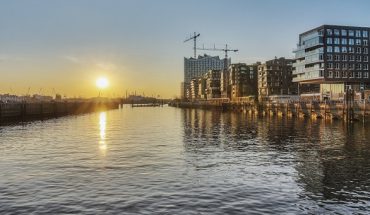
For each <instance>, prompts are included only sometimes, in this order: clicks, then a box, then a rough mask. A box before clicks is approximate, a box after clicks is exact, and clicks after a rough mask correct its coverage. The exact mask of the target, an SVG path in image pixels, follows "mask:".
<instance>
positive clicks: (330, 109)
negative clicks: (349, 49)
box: [170, 101, 370, 121]
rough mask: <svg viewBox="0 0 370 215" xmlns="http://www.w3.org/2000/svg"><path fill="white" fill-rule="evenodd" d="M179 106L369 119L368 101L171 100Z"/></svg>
mask: <svg viewBox="0 0 370 215" xmlns="http://www.w3.org/2000/svg"><path fill="white" fill-rule="evenodd" d="M170 106H173V107H179V108H202V109H222V110H231V111H237V112H245V113H250V114H257V115H261V116H272V115H280V116H295V117H311V118H325V119H343V120H346V121H353V120H365V119H366V120H370V119H369V118H370V101H356V102H354V101H352V102H350V103H347V104H346V103H343V102H285V103H271V102H270V103H269V102H262V103H261V102H260V103H258V102H255V103H238V102H228V103H207V102H172V103H170Z"/></svg>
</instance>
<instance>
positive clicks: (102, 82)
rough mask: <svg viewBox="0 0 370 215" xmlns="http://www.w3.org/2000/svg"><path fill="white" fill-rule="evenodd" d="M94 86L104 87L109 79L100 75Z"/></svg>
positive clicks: (107, 84)
mask: <svg viewBox="0 0 370 215" xmlns="http://www.w3.org/2000/svg"><path fill="white" fill-rule="evenodd" d="M96 86H97V87H98V88H99V89H105V88H107V87H108V86H109V81H108V79H107V78H106V77H100V78H98V79H97V80H96Z"/></svg>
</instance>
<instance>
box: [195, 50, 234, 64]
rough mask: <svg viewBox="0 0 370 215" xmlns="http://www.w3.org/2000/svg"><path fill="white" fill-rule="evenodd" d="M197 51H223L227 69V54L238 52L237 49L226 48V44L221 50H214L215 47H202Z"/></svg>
mask: <svg viewBox="0 0 370 215" xmlns="http://www.w3.org/2000/svg"><path fill="white" fill-rule="evenodd" d="M197 49H198V50H206V51H223V52H225V67H226V68H227V67H228V65H227V58H228V54H227V53H228V52H230V51H231V52H238V51H239V50H238V49H229V48H228V47H227V44H226V45H225V48H223V49H220V48H216V46H213V48H204V46H203V48H197Z"/></svg>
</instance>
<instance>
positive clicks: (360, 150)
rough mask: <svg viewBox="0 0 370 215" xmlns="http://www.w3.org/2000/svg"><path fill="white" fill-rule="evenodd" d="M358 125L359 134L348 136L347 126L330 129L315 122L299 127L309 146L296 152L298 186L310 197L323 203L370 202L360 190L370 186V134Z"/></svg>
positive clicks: (352, 133) (334, 124)
mask: <svg viewBox="0 0 370 215" xmlns="http://www.w3.org/2000/svg"><path fill="white" fill-rule="evenodd" d="M300 125H301V124H300ZM297 126H298V125H297ZM355 126H357V127H358V128H356V130H355V131H356V135H354V131H352V132H349V133H347V127H346V126H345V125H343V124H341V123H333V124H330V125H329V126H327V125H326V124H325V123H324V122H315V123H312V124H309V125H307V127H305V126H304V125H301V127H298V128H297V130H300V131H307V133H305V134H306V137H307V141H306V143H304V144H302V143H300V146H297V149H296V150H294V151H296V152H297V154H296V159H297V162H298V163H297V165H296V170H297V172H298V183H299V184H301V185H302V188H304V191H305V192H307V193H308V194H306V195H310V194H311V195H312V197H313V198H322V199H323V200H340V201H346V202H361V201H367V202H368V201H369V197H368V196H367V195H366V194H365V193H364V192H360V190H363V188H364V187H369V186H370V177H369V173H368V172H367V171H366V170H367V169H368V167H369V164H370V156H369V155H370V153H369V152H370V146H369V145H368V144H364V143H365V142H366V140H369V139H370V135H369V134H368V133H366V131H365V129H364V128H363V127H362V125H361V126H360V125H355ZM361 127H362V128H361ZM299 142H302V141H301V140H300V141H299ZM366 143H367V142H366ZM297 144H298V143H297ZM357 191H358V193H357ZM368 191H369V190H368ZM354 193H357V194H356V195H354Z"/></svg>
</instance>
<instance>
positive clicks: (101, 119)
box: [99, 112, 107, 154]
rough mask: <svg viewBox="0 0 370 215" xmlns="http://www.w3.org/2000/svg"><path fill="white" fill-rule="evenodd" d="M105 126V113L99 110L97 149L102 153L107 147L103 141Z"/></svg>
mask: <svg viewBox="0 0 370 215" xmlns="http://www.w3.org/2000/svg"><path fill="white" fill-rule="evenodd" d="M106 126H107V113H106V112H101V113H100V115H99V132H100V138H99V149H100V151H101V152H102V153H104V154H105V151H106V149H107V144H106V142H105V135H106V131H105V130H106Z"/></svg>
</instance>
